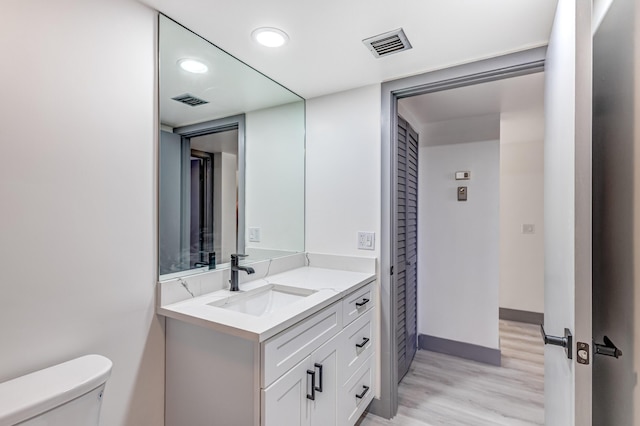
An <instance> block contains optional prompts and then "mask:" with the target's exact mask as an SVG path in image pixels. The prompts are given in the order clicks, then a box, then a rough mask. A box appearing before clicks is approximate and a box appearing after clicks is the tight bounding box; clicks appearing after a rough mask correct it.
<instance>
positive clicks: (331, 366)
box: [262, 337, 338, 426]
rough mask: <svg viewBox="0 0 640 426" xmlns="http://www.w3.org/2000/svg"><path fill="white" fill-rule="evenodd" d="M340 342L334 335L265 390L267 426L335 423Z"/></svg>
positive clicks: (264, 404)
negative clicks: (338, 343)
mask: <svg viewBox="0 0 640 426" xmlns="http://www.w3.org/2000/svg"><path fill="white" fill-rule="evenodd" d="M337 396H338V345H337V344H336V338H335V337H334V338H333V339H331V340H330V341H329V342H327V343H325V344H324V345H322V346H321V347H320V348H319V349H317V350H315V351H314V352H313V353H312V354H311V355H310V356H308V357H306V358H305V359H304V360H303V361H302V362H301V363H299V364H298V365H296V366H295V367H294V368H292V369H291V370H289V371H288V372H287V373H286V374H284V375H283V376H282V377H280V378H279V379H278V380H276V381H275V383H272V384H271V385H270V386H269V387H268V388H266V389H263V390H262V409H263V415H262V419H263V421H262V425H263V426H303V425H304V426H309V425H314V426H335V425H336V424H337V423H336V422H337V418H338V417H337V412H338V408H337V402H338V398H337Z"/></svg>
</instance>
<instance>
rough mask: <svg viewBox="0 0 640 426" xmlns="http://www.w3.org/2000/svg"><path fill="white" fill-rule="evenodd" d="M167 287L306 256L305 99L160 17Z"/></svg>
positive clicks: (162, 232) (162, 264)
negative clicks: (240, 256)
mask: <svg viewBox="0 0 640 426" xmlns="http://www.w3.org/2000/svg"><path fill="white" fill-rule="evenodd" d="M159 34H160V37H159V49H160V55H159V85H160V89H159V97H160V99H159V101H160V126H161V128H160V148H159V167H158V169H159V218H158V220H159V226H158V228H159V235H158V241H159V254H158V259H159V262H158V263H159V275H160V279H168V278H173V277H176V276H181V275H186V274H190V273H194V272H200V271H202V270H207V269H213V268H215V269H219V268H224V267H228V266H229V262H230V255H231V254H232V253H245V254H248V255H249V257H247V258H246V262H247V263H250V262H252V261H257V260H264V259H270V258H274V257H279V256H283V255H288V254H291V253H295V252H301V251H304V133H305V129H304V125H305V124H304V120H305V117H304V100H303V99H302V98H300V97H299V96H297V95H296V94H295V93H293V92H291V91H289V90H288V89H286V88H284V87H283V86H281V85H280V84H278V83H276V82H274V81H273V80H271V79H269V78H267V77H266V76H264V75H263V74H261V73H259V72H258V71H256V70H255V69H253V68H251V67H249V66H247V65H246V64H244V63H242V62H241V61H239V60H237V59H236V58H234V57H232V56H231V55H229V54H227V53H226V52H224V51H223V50H221V49H219V48H218V47H216V46H215V45H213V44H211V43H210V42H208V41H207V40H205V39H203V38H201V37H199V36H198V35H196V34H195V33H193V32H191V31H189V30H188V29H186V28H185V27H183V26H181V25H179V24H177V23H176V22H174V21H172V20H171V19H169V18H167V17H165V16H163V15H160V23H159Z"/></svg>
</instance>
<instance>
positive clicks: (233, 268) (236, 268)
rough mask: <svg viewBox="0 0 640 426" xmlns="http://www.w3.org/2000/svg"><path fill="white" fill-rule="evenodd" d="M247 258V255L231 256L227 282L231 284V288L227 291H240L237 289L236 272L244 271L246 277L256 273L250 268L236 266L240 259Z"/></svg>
mask: <svg viewBox="0 0 640 426" xmlns="http://www.w3.org/2000/svg"><path fill="white" fill-rule="evenodd" d="M247 256H248V255H247V254H232V255H231V280H229V283H231V288H230V289H229V290H230V291H240V288H239V287H238V271H245V272H246V273H247V274H248V275H251V274H253V273H254V272H256V271H255V270H254V269H253V268H252V267H250V266H239V265H238V261H239V260H240V258H241V257H247Z"/></svg>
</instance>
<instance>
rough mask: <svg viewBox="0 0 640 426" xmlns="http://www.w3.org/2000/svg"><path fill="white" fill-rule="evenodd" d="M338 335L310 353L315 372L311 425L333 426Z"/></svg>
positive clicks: (336, 395) (335, 417)
mask: <svg viewBox="0 0 640 426" xmlns="http://www.w3.org/2000/svg"><path fill="white" fill-rule="evenodd" d="M337 337H338V336H336V337H334V338H333V339H331V340H329V341H328V342H327V343H325V344H324V345H322V346H321V347H320V348H318V349H317V350H316V351H314V352H313V353H312V354H311V363H312V364H311V365H312V369H314V370H315V372H316V386H317V388H316V398H315V400H314V401H310V400H307V403H308V404H309V405H310V406H311V425H312V426H335V425H336V421H337V420H336V419H337V406H338V342H339V340H338V339H337Z"/></svg>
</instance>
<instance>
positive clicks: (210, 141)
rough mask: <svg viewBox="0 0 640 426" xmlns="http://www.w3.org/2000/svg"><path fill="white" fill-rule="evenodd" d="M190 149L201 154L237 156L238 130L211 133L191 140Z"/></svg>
mask: <svg viewBox="0 0 640 426" xmlns="http://www.w3.org/2000/svg"><path fill="white" fill-rule="evenodd" d="M191 149H195V150H198V151H203V152H210V153H217V152H226V153H227V154H233V155H238V130H237V129H236V130H227V131H226V132H218V133H211V134H208V135H203V136H197V137H195V138H191Z"/></svg>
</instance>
